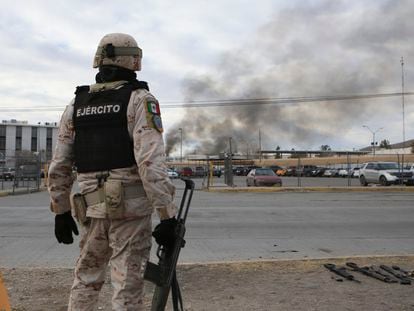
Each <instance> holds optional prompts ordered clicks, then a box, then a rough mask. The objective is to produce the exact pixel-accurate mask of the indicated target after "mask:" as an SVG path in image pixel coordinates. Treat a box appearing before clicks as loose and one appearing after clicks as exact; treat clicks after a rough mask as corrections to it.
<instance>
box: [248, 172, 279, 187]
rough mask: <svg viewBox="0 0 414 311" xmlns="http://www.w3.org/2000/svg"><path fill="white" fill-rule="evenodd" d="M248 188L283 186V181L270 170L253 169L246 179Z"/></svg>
mask: <svg viewBox="0 0 414 311" xmlns="http://www.w3.org/2000/svg"><path fill="white" fill-rule="evenodd" d="M246 185H247V187H250V186H279V187H281V186H282V179H281V178H280V177H279V176H277V175H276V174H275V172H274V171H273V170H272V169H270V168H255V169H252V170H251V171H250V172H249V174H247V178H246Z"/></svg>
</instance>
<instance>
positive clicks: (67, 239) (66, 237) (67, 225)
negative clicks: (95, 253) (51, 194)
mask: <svg viewBox="0 0 414 311" xmlns="http://www.w3.org/2000/svg"><path fill="white" fill-rule="evenodd" d="M72 231H73V233H74V234H75V235H78V234H79V231H78V227H77V226H76V223H75V220H73V217H72V215H71V213H70V211H68V212H66V213H63V214H60V215H56V216H55V236H56V239H57V240H58V242H59V243H63V244H72V243H73V236H72Z"/></svg>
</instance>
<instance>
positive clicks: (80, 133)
mask: <svg viewBox="0 0 414 311" xmlns="http://www.w3.org/2000/svg"><path fill="white" fill-rule="evenodd" d="M138 88H145V89H147V90H148V86H147V84H146V82H143V81H134V82H130V83H127V84H125V85H124V86H123V87H122V88H120V89H116V90H115V89H114V90H106V91H100V92H93V93H89V86H80V87H77V88H76V92H75V94H76V97H75V103H74V111H73V123H74V127H75V143H74V156H75V166H76V170H77V172H79V173H87V172H94V171H106V170H111V169H115V168H123V167H129V166H132V165H134V164H135V163H136V162H135V157H134V147H133V141H132V139H131V138H130V136H129V133H128V120H127V107H128V103H129V99H130V97H131V92H132V91H133V90H135V89H138Z"/></svg>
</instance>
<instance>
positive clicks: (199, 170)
mask: <svg viewBox="0 0 414 311" xmlns="http://www.w3.org/2000/svg"><path fill="white" fill-rule="evenodd" d="M193 176H194V177H204V176H207V170H206V169H204V167H202V166H197V167H196V168H195V170H194V172H193Z"/></svg>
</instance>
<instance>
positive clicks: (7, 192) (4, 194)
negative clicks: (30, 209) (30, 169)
mask: <svg viewBox="0 0 414 311" xmlns="http://www.w3.org/2000/svg"><path fill="white" fill-rule="evenodd" d="M46 190H47V188H46V187H40V188H39V190H38V189H37V188H29V191H27V188H25V189H18V190H15V191H14V193H13V190H4V191H0V198H1V197H7V196H9V195H19V194H29V193H35V192H41V191H46Z"/></svg>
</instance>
